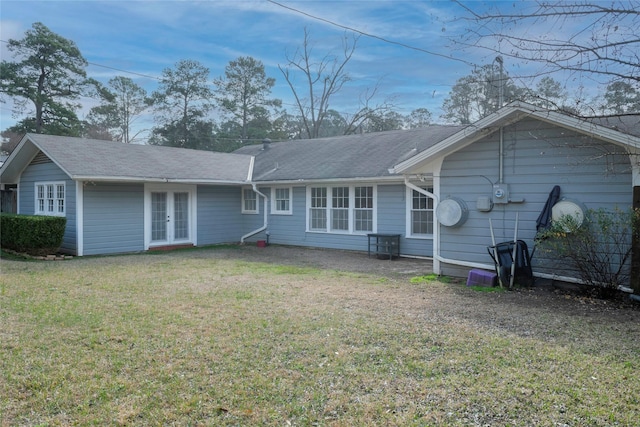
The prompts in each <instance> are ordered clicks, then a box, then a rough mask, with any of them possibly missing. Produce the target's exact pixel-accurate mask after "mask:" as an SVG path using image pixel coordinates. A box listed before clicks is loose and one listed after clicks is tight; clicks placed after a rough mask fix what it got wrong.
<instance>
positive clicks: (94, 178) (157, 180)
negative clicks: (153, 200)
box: [71, 175, 247, 185]
mask: <svg viewBox="0 0 640 427" xmlns="http://www.w3.org/2000/svg"><path fill="white" fill-rule="evenodd" d="M71 179H73V180H75V181H89V182H130V183H137V184H144V183H172V184H192V185H193V184H207V185H245V184H247V181H244V180H224V179H194V178H162V177H140V176H97V175H74V176H72V177H71Z"/></svg>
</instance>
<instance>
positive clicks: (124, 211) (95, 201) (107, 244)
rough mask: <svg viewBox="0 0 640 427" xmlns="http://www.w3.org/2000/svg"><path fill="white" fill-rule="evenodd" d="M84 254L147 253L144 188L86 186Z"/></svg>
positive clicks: (139, 185)
mask: <svg viewBox="0 0 640 427" xmlns="http://www.w3.org/2000/svg"><path fill="white" fill-rule="evenodd" d="M83 196H84V197H83V198H84V255H97V254H113V253H127V252H139V251H142V250H144V185H143V184H124V183H123V184H120V183H86V184H85V185H84V191H83Z"/></svg>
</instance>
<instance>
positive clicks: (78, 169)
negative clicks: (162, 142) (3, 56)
mask: <svg viewBox="0 0 640 427" xmlns="http://www.w3.org/2000/svg"><path fill="white" fill-rule="evenodd" d="M21 144H25V147H23V149H22V150H20V151H23V154H22V155H23V156H29V158H28V159H25V161H30V160H31V158H32V157H33V156H35V155H36V154H37V151H38V150H39V151H41V152H42V153H43V154H44V155H45V156H47V157H48V158H49V159H51V160H52V161H53V162H54V163H56V164H57V165H58V166H59V167H60V169H62V170H63V171H64V172H65V173H66V174H67V175H69V177H71V178H72V179H82V180H96V181H97V180H109V181H114V180H117V181H131V182H147V181H166V182H191V183H243V182H246V181H247V180H248V179H250V173H251V164H252V162H253V158H252V157H251V156H248V155H240V154H232V153H216V152H211V151H199V150H188V149H183V148H173V147H161V146H153V145H137V144H122V143H120V142H112V141H103V140H95V139H83V138H73V137H64V136H51V135H40V134H27V135H26V136H25V137H24V138H23V140H22V141H21ZM27 145H30V146H27ZM18 148H20V147H18ZM14 151H16V152H17V151H19V150H18V149H16V150H14ZM16 155H19V153H16ZM17 163H21V162H17ZM2 172H3V173H2V180H3V181H4V182H11V178H12V177H13V176H12V175H14V174H12V173H11V172H12V171H10V170H3V171H2ZM18 173H19V171H18Z"/></svg>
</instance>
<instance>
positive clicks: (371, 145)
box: [235, 125, 464, 182]
mask: <svg viewBox="0 0 640 427" xmlns="http://www.w3.org/2000/svg"><path fill="white" fill-rule="evenodd" d="M462 128H464V126H442V125H433V126H429V127H426V128H421V129H412V130H396V131H387V132H377V133H366V134H358V135H347V136H335V137H331V138H318V139H307V140H291V141H283V142H275V143H271V144H266V145H264V144H261V145H249V146H245V147H242V148H240V149H238V150H236V151H235V153H236V154H248V155H252V156H255V166H254V171H253V180H254V181H257V182H260V181H262V182H268V181H299V180H329V179H359V178H362V179H366V178H381V177H389V176H392V175H393V174H391V173H390V172H389V169H390V168H392V167H393V166H395V165H396V164H398V163H400V162H401V161H403V160H406V159H407V158H409V157H412V156H414V155H416V154H417V153H419V152H421V151H423V150H425V149H426V148H429V147H431V146H433V145H435V144H437V143H438V142H440V141H442V140H443V139H445V138H447V137H449V136H451V135H453V134H454V133H456V132H458V131H459V130H461V129H462Z"/></svg>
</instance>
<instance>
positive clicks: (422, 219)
mask: <svg viewBox="0 0 640 427" xmlns="http://www.w3.org/2000/svg"><path fill="white" fill-rule="evenodd" d="M422 188H423V190H425V191H428V192H429V193H433V188H429V187H422ZM409 202H410V203H411V206H410V210H409V211H410V215H411V217H410V219H409V223H410V226H411V236H414V237H423V236H431V235H432V234H433V199H432V198H431V197H429V196H427V195H426V194H424V193H421V192H419V191H416V190H413V189H411V198H410V200H409Z"/></svg>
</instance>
